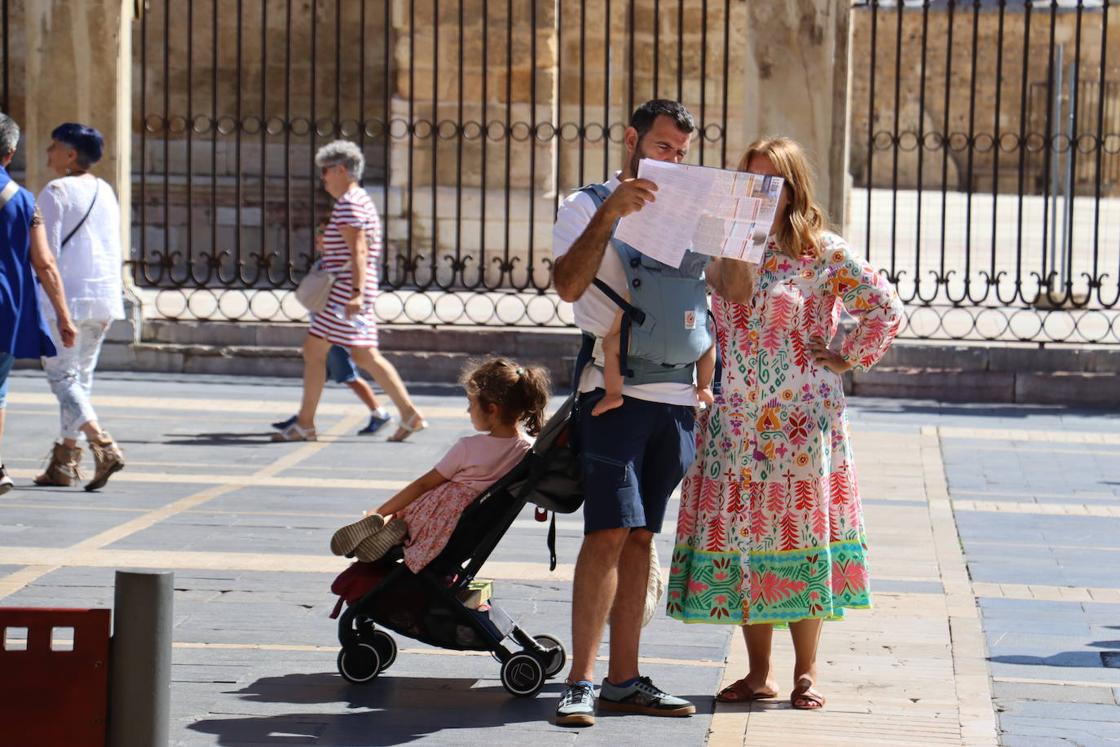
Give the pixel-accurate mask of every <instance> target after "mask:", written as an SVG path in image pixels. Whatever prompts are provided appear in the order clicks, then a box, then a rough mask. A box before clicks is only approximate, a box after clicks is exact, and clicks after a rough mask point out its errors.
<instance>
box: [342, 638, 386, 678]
mask: <svg viewBox="0 0 1120 747" xmlns="http://www.w3.org/2000/svg"><path fill="white" fill-rule="evenodd" d="M380 671H381V657H380V656H378V654H377V649H375V648H374V647H373V646H371V645H370V644H368V643H358V644H355V645H353V646H344V647H343V648H342V650H341V651H339V652H338V673H339V674H341V675H342V677H343V679H345V680H346V681H347V682H353V683H355V684H361V683H363V682H369V681H370V680H372V679H373V678H374V677H376V676H377V674H378V672H380Z"/></svg>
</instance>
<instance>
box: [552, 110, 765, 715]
mask: <svg viewBox="0 0 1120 747" xmlns="http://www.w3.org/2000/svg"><path fill="white" fill-rule="evenodd" d="M695 129H696V126H695V123H694V122H693V119H692V115H691V114H689V112H688V111H687V110H686V109H685V108H684V106H682V105H681V104H679V103H678V102H675V101H668V100H663V99H657V100H653V101H648V102H646V103H645V104H643V105H642V106H640V107H638V109H637V110H635V111H634V113H633V115H632V116H631V118H630V126H629V127H628V128H627V129H626V132H625V135H624V138H623V142H624V145H625V147H626V157H625V161H624V163H623V164H622V170H621V172H619V173H618V174H616V175H615V176H614V177H613V178H612V179H610V180H609V181H607V182H605V183H604V184H595V185H589V186H588V187H585V188H583V189H581V190H579V191H578V192H576V193H574V194H572V195H571V196H569V197H568V198H567V199H566V200H565V201H564V203H563V204H562V206H561V207H560V210H559V211H558V213H557V217H556V225H555V227H554V229H553V254H554V256H555V257H556V264H555V267H554V271H553V282H554V283H555V286H556V290H557V292H558V293H559V295H560V297H561V298H562V299H564V300H565V301H570V302H572V303H573V305H574V312H575V321H576V324H577V325H578V326H579V327H580V329H581V330H583V333H584V348H583V350H581V353H580V359H579V363H577V370H578V368H579V366H580V364H581V363H586V362H587V361H588V360H589V359H590V361H591V363H592V365H587V366H585V367H583V368H582V375H580V377H579V380H578V381H577V382H576V385H577V386H578V389H579V392H580V396H579V402H578V405H577V412H578V413H579V414H580V416H579V417H577V421H576V422H577V425H576V439H577V441H578V446H579V449H580V455H581V456H580V459H581V464H582V469H583V485H584V494H585V500H584V540H583V546H582V548H581V549H580V554H579V559H578V560H577V562H576V569H575V581H574V588H573V599H572V648H573V652H572V669H571V672H570V674H569V676H568V684H567V687H566V688H565V690H564V693H563V694H562V696H561V698H560V703H559V706H558V708H557V711H556V723H557V724H561V725H569V726H590V725H591V724H593V723H594V722H595V693H594V685H593V683H592V679H591V678H592V677H593V675H594V662H595V656H596V654H597V652H598V649H599V643H600V641H601V640H602V635H603V628H604V626H605V624H606V621H607V617H608V615H609V616H610V622H611V626H610V627H611V632H610V662H609V667H608V671H607V677H606V679H605V680H604V681H603V684H602V688H601V691H600V693H599V701H598V705H599V708H600V709H602V710H604V711H614V712H623V713H643V714H648V715H657V716H688V715H691V714H692V713H694V712H695V710H696V709H695V707H694V706H693V705H692V704H691V703H689V702H688V701H686V700H683V699H681V698H677V697H674V696H672V695H670V694H669V693H667V692H664V691H662V690H660V689H659V688H658V687H656V686H655V685H654V684H653V682H652V681H651V680H650V679H649V678H648V677H642V676H641V674H640V672H639V670H638V646H639V640H640V637H641V624H642V612H643V608H644V602H645V596H646V585H647V579H648V577H649V573H650V568H649V555H650V543H651V541H652V539H653V535H654V534H655V533H657V532H658V531H660V529H661V524H662V520H663V518H664V514H665V508H666V504H667V503H668V500H669V496H670V495H671V494H672V492H673V490H674V489H675V488H676V486H677V484H678V483H679V482H680V480H681V478H682V477H683V475H684V473H685V471H686V470H687V468H688V466H689V464H690V463H691V462H692V460H693V458H694V457H695V449H696V447H695V442H694V436H693V425H694V424H693V417H694V407H695V405H696V402H697V395H696V389H695V386H696V378H695V377H696V374H695V369H696V366H695V364H696V361H697V360H699V359H700V358H701V356H702V355H703V354H704V353H705V352H706V351H707V350H708V349H709V348H710V347H711V343H712V336H711V332H710V328H709V326H708V324H707V320H708V314H707V305H706V304H707V299H706V288H705V285H707V286H710V287H711V288H712V289H713V290H715V292H717V293H719V294H720V295H721V296H723V297H724V298H726V299H728V300H730V301H735V302H739V303H746V302H748V301H749V300H750V297H751V294H752V292H753V277H754V276H753V268H752V266H751V265H749V264H747V263H746V262H742V261H739V258H741V257H742V256H743V255H742V254H739V255H735V254H733V253H732V252H729V251H725V250H720V249H713V250H712V251H708V252H705V254H711V255H716V256H714V258H713V257H709V256H705V254H700V253H698V252H696V251H690V250H689V249H690V246H691V245H695V244H697V243H698V242H697V241H696V240H690V239H689V238H688V237H689V236H692V235H693V234H694V233H696V232H697V224H698V222H699V214H698V213H697V215H696V216H694V217H695V219H693V217H685V218H684V219H683V220H684V221H685V222H689V221H691V225H688V226H685V229H686V231H687V234H686V235H685V238H684V240H682V241H677V243H679V244H680V245H679V246H673V247H672V249H673V250H676V251H675V253H673V254H672V259H673V260H675V261H676V264H675V265H674V264H673V262H672V261H670V262H669V263H666V262H664V261H660V260H659V259H657V258H655V257H652V256H650V255H649V254H647V253H645V252H646V250H645V249H644V248H643V250H642V252H641V253H639V252H638V251H637V250H636V249H635V245H631V244H628V243H626V242H625V241H623V240H620V239H619V236H618V233H617V232H616V228H620V227H621V226H619V225H618V224H619V222H620V221H623V223H624V224H625V223H637V224H641V223H642V221H643V220H644V219H645V217H646V214H647V213H646V212H643V211H648V214H649V215H651V216H653V215H654V208H653V206H654V205H655V203H656V201H657V200H658V199H659V197H658V191H659V187H658V184H657V183H656V182H655V181H654V180H651V179H646V178H639V177H638V173H639V170H640V169H642V170H643V173H644V169H645V168H646V165H660V164H662V163H663V164H666V165H668V164H679V163H680V162H681V161H682V160H683V159H684V158H685V156H686V155H687V154H688V149H689V144H690V140H691V138H692V134H693V132H694V131H695ZM643 159H644V160H643ZM713 171H714V170H713ZM710 186H711V185H709V187H710ZM737 206H738V203H736V206H734V209H735V210H737V209H738V207H737ZM659 207H660V206H659ZM670 207H671V206H670ZM623 219H626V220H623ZM661 219H662V220H665V216H664V215H662V216H661ZM669 220H670V222H672V221H671V217H670V218H669ZM727 225H730V224H727ZM767 225H768V224H767ZM725 230H729V229H725ZM674 241H676V239H674ZM724 243H727V242H724ZM733 256H734V257H735V258H731V257H733ZM620 309H621V311H622V324H621V327H622V330H621V345H620V348H621V354H620V356H619V359H620V360H619V363H620V368H621V370H622V371H623V373H624V374H625V375H626V381H625V385H624V386H623V389H622V394H623V401H622V404H621V406H618V407H616V408H614V409H610V410H608V411H606V412H603V413H602V414H601V415H600V416H598V417H589V415H590V411H591V410H592V408H594V407H595V405H596V404H597V403H598V402H599V401H600V400H601V399H602V398H603V396H604V395H605V392H604V379H603V363H604V355H603V346H602V341H603V338H604V337H606V336H607V335H608V334H609V333H610V332H611V328H612V325H613V323H614V321H615V318H616V316H617V315H618V313H619V310H620Z"/></svg>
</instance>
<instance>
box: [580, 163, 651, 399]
mask: <svg viewBox="0 0 1120 747" xmlns="http://www.w3.org/2000/svg"><path fill="white" fill-rule="evenodd" d="M580 191H581V192H584V193H585V194H587V196H588V197H590V198H591V201H592V202H594V203H595V209H596V210H598V209H599V208H600V207H602V206H603V203H604V202H605V201H606V198H607V197H609V196H610V192H609V191H608V190H607V188H606V187H605V186H603V185H602V184H591V185H588V186H586V187H584V188H583V189H581V190H580ZM610 243H611V245H612V246H614V248H615V251H617V252H618V253H619V259H621V260H622V261H623V263H625V262H626V261H627V259H632V257H630V251H629V250H627V249H624V248H623V247H620V246H618V245H617V244H616V243H615V240H614V234H613V232H612V234H611V239H610ZM624 269H625V268H624ZM592 283H593V284H594V286H595V287H596V288H598V289H599V291H600V292H601V293H602V294H603V295H604V296H606V297H607V298H608V299H610V301H611V302H612V303H614V305H615V306H617V307H618V308H620V309H622V324H620V325H619V331H618V367H619V371H620V372H621V373H622V375H623V376H624V377H626V378H630V377H632V376H634V371H633V369H631V368H630V362H629V360H628V357H629V355H628V351H629V350H630V327H631V325H634V324H637V325H638V326H639V327H640V326H642V325H643V324H645V321H646V314H645V312H644V311H642V310H641V309H639V308H638V307H637V306H634V305H633V304H632V303H630V302H629V301H627V300H626V299H625V298H623V297H622V295H621V294H620V293H618V292H617V291H615V289H614V288H611V287H610V286H609V285H607V284H606V283H604V282H603V281H602V280H600V279H599V278H595V279H594V280H593V281H592Z"/></svg>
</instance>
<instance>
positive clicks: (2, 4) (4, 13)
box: [0, 0, 12, 114]
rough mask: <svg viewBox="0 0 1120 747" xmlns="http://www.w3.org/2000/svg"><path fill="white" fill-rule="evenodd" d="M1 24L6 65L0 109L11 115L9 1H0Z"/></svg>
mask: <svg viewBox="0 0 1120 747" xmlns="http://www.w3.org/2000/svg"><path fill="white" fill-rule="evenodd" d="M0 24H2V25H3V27H4V28H3V30H2V32H0V35H2V36H3V44H4V47H3V55H4V58H3V63H4V103H3V106H2V107H0V111H3V112H4V113H5V114H9V113H10V111H11V87H10V86H11V81H10V79H9V77H8V67H9V66H10V64H11V59H12V56H11V53H10V52H9V47H8V0H0Z"/></svg>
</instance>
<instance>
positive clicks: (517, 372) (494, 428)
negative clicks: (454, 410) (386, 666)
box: [331, 358, 551, 573]
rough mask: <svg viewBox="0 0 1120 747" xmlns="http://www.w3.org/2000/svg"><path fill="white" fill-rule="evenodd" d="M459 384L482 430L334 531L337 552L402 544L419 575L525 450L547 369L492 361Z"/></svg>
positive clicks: (542, 403)
mask: <svg viewBox="0 0 1120 747" xmlns="http://www.w3.org/2000/svg"><path fill="white" fill-rule="evenodd" d="M460 382H461V383H462V384H463V388H464V389H466V391H467V398H468V399H469V401H470V406H469V407H468V409H467V412H468V413H469V414H470V416H471V425H473V426H474V428H475V430H477V431H480V433H479V434H478V435H474V436H466V437H464V438H461V439H459V440H458V441H456V442H455V444H454V445H453V446H452V447H451V449H450V450H449V451H448V452H447V454H445V455H444V457H443V458H442V459H440V460H439V462H438V463H437V464H436V466H435V467H434V468H433V469H431V470H429V471H428V472H427V473H425V474H424V475H422V476H421V477H419V478H418V479H416V480H413V481H412V482H411V483H409V484H408V486H407V487H405V488H404V489H403V490H401V491H400V492H399V493H397V494H396V495H394V496H393V497H392V498H390V499H389V500H388V501H387V502H386V503H385V504H384V505H382V506H381V507H380V508H378V509H377V511H376V512H374V513H369V514H367V515H366V516H365V517H364V518H362V519H360V520H359V521H356V522H354V523H353V524H347V525H346V526H344V527H342V528H341V529H339V530H338V531H337V532H335V533H334V537H332V538H331V552H333V553H334V554H335V555H345V556H348V557H349V556H354V557H356V558H357V559H358V560H362V561H366V562H372V561H374V560H377V559H378V558H380V557H381V556H382V555H384V554H385V553H386V552H388V551H389V550H390V549H391V548H393V547H394V546H396V545H397V544H399V543H400V542H401V541H402V540H406V541H405V544H404V562H405V564H406V565H407V566H408V568H409V570H411V571H412V572H413V573H417V572H419V571H420V570H421V569H422V568H423V567H424V566H426V565H427V564H428V563H429V562H431V561H432V559H434V558H435V557H436V556H437V555H439V553H440V551H441V550H443V548H444V546H445V545H446V544H447V541H448V539H450V537H451V532H452V531H453V530H454V529H455V525H456V524H457V523H458V521H459V516H460V514H462V512H463V510H464V509H466V507H467V506H469V505H470V504H471V503H472V502H473V501H474V499H475V498H477V497H478V496H479V494H481V493H482V491H484V490H486V488H488V487H490V485H492V484H493V483H494V482H496V481H497V480H498V479H499V478H501V477H502V476H503V475H505V474H506V473H507V472H509V471H510V470H511V469H512V468H513V467H514V466H515V465H516V464H517V463H518V462H519V461H521V458H522V457H523V456H525V454H526V452H528V451H529V449H530V448H531V446H532V443H531V442H530V441H529V439H528V438H527V437H526V435H528V436H536V435H537V433H539V432H540V429H541V426H542V425H543V424H544V411H545V408H546V407H547V406H548V397H549V394H550V391H551V387H550V384H549V380H548V374H547V372H545V370H544V369H542V368H535V367H522V366H520V365H518V364H517V363H515V362H513V361H511V360H508V359H505V358H490V359H487V360H485V361H483V362H481V363H478V364H475V365H473V366H470V367H468V368H467V369H466V370H465V371H464V372H463V375H462V377H461V378H460ZM522 428H524V430H522ZM406 538H407V539H406Z"/></svg>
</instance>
